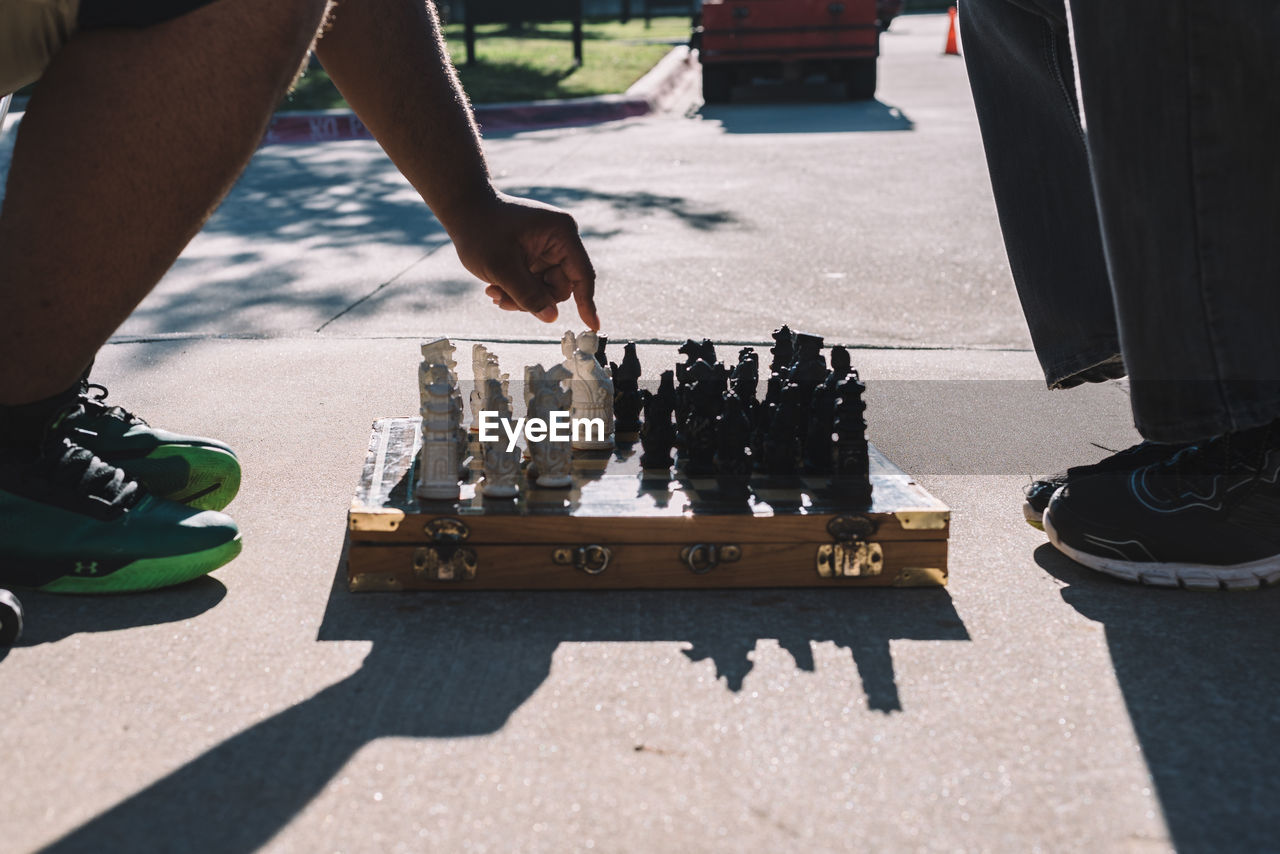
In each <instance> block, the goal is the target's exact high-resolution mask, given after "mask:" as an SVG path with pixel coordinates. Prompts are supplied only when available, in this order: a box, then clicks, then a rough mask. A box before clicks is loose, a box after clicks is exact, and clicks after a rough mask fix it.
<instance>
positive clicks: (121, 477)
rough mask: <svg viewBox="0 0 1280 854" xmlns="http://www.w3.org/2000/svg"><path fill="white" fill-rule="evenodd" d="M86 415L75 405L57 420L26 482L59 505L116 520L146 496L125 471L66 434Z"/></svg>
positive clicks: (68, 407) (51, 427)
mask: <svg viewBox="0 0 1280 854" xmlns="http://www.w3.org/2000/svg"><path fill="white" fill-rule="evenodd" d="M83 413H84V407H83V405H81V404H79V403H75V404H71V405H69V406H67V407H65V408H64V409H63V410H61V411H60V412H59V413H58V414H57V415H56V416H55V417H54V418H53V420H52V421H51V422H50V423H49V426H48V428H47V429H46V431H45V437H44V441H43V443H42V444H41V446H40V451H39V453H38V454H37V455H36V456H35V458H34V459H33V460H32V461H31V462H30V463H29V464H28V465H27V466H26V469H25V471H24V473H23V474H24V480H26V481H27V483H29V484H39V485H40V487H41V488H40V490H39V491H40V492H43V493H44V494H45V495H46V496H47V497H49V498H52V499H54V500H55V501H57V502H58V503H59V504H70V505H72V506H74V507H76V508H77V509H83V510H88V511H89V512H91V513H92V514H93V515H96V516H100V517H103V518H114V517H117V516H120V515H122V514H124V513H126V512H127V511H128V510H130V509H131V508H132V507H133V506H134V505H136V504H137V503H138V501H139V500H140V499H141V498H142V496H143V495H144V494H145V492H144V490H143V489H142V487H141V485H140V484H138V482H137V481H134V480H130V479H129V478H128V477H127V476H126V475H125V473H124V471H123V470H121V469H119V468H116V467H115V466H113V465H110V464H109V463H106V462H103V461H102V460H101V459H99V458H98V457H96V456H94V454H93V452H92V451H90V450H89V449H88V448H84V447H82V446H80V445H77V444H76V443H75V442H73V441H72V440H71V439H70V438H68V437H67V436H66V435H65V434H64V433H63V432H62V430H63V427H64V425H66V424H68V423H69V422H71V421H73V420H74V419H75V418H77V417H79V416H82V415H83Z"/></svg>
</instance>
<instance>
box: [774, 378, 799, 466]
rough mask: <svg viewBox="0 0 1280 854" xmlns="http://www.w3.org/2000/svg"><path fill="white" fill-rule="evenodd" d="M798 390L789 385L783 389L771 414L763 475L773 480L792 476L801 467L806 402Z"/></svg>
mask: <svg viewBox="0 0 1280 854" xmlns="http://www.w3.org/2000/svg"><path fill="white" fill-rule="evenodd" d="M803 394H804V393H803V391H802V390H801V388H800V386H798V385H797V384H795V383H792V382H789V383H787V384H786V385H784V386H783V387H782V393H781V399H780V400H779V401H778V404H777V406H776V407H775V409H774V411H773V418H772V420H771V421H770V422H769V428H768V432H767V433H766V434H765V440H764V455H765V465H766V471H767V472H768V473H769V474H770V475H772V476H786V475H793V474H795V473H796V472H797V470H798V468H799V465H800V442H799V435H798V434H799V430H800V424H801V414H802V413H801V410H802V409H803V407H804V404H805V402H806V401H805V400H804V397H803Z"/></svg>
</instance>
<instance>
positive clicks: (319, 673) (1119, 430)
mask: <svg viewBox="0 0 1280 854" xmlns="http://www.w3.org/2000/svg"><path fill="white" fill-rule="evenodd" d="M944 34H945V18H944V17H941V16H910V17H906V18H903V19H901V20H900V21H898V22H897V23H896V24H895V31H894V32H893V33H891V34H889V35H888V36H887V37H886V38H885V40H884V57H883V60H882V63H881V80H882V85H881V89H880V100H879V101H877V102H875V103H872V104H860V105H850V104H840V103H801V104H795V103H778V102H774V103H769V102H767V100H768V99H767V97H765V96H764V95H761V94H760V93H757V95H756V100H757V101H759V100H761V99H763V100H765V101H766V102H765V103H750V104H734V105H730V106H726V107H719V108H716V109H714V110H702V111H699V110H696V109H693V110H691V111H690V112H689V113H688V114H674V115H668V116H655V117H651V118H647V119H642V120H632V121H627V122H622V123H617V124H611V125H603V126H598V127H591V128H577V129H566V130H547V131H537V132H532V133H519V134H510V135H506V136H503V137H501V138H494V139H490V140H489V141H488V143H487V148H488V151H489V153H490V157H491V161H492V164H493V167H494V171H495V174H496V175H497V176H498V180H499V183H500V184H501V186H502V187H503V189H506V190H508V191H512V192H525V193H528V194H531V195H534V196H535V197H538V198H542V199H545V200H548V201H553V202H556V203H559V204H563V205H565V206H567V207H569V208H570V209H571V210H573V212H574V213H575V214H576V215H578V217H579V219H580V222H581V224H582V227H583V229H584V232H585V233H586V235H587V238H588V242H589V246H590V248H591V250H592V252H593V254H594V256H595V258H596V263H597V266H598V268H599V272H600V305H601V314H602V316H603V317H604V319H605V323H606V327H607V329H606V331H607V332H608V334H609V335H610V336H611V337H612V338H613V339H614V340H615V341H619V340H622V339H626V338H634V339H637V340H642V341H646V342H651V343H649V344H647V345H645V346H644V347H642V348H641V360H642V362H643V363H644V364H645V366H646V370H647V371H650V372H656V371H657V370H659V369H661V367H663V366H665V365H667V364H669V363H670V362H673V361H674V360H675V357H676V354H675V348H674V347H673V346H671V344H669V343H665V342H670V341H678V340H683V339H684V338H685V337H687V336H691V335H692V336H699V337H701V336H706V337H711V338H714V339H717V340H721V341H734V342H751V341H756V342H761V341H764V340H765V339H766V338H767V335H768V333H769V331H770V330H771V329H772V328H773V327H774V326H776V325H777V324H778V323H780V322H783V321H786V322H789V323H791V324H792V325H793V326H796V327H800V328H804V329H808V330H811V331H814V332H816V333H819V334H823V335H825V336H827V338H828V341H829V342H830V343H837V342H839V343H847V344H851V345H857V346H858V347H860V348H861V349H859V350H857V351H856V352H855V354H854V355H855V364H856V365H857V366H858V367H860V368H861V369H862V371H863V372H864V375H865V376H866V377H867V379H868V381H869V391H868V401H869V406H870V409H869V418H870V421H871V428H870V429H871V435H872V438H873V440H874V441H876V442H877V444H878V445H879V446H880V447H881V449H882V450H884V451H885V452H886V453H888V454H889V455H890V456H891V457H892V458H893V459H894V460H895V461H897V462H898V463H899V464H900V465H902V466H903V467H904V468H906V469H907V470H908V471H910V472H912V473H914V474H916V475H917V476H918V477H919V479H920V482H921V483H922V484H923V485H924V486H925V487H926V488H928V489H929V490H930V491H932V492H933V493H934V494H935V495H937V496H938V497H939V498H940V499H942V500H943V501H945V502H946V503H947V504H948V505H949V506H950V507H952V508H953V514H954V515H953V534H952V542H951V554H950V568H951V574H952V581H951V585H950V586H949V587H948V588H946V589H933V590H886V591H868V590H853V591H838V592H837V591H823V590H820V589H818V590H803V591H785V590H784V591H777V590H773V591H759V592H704V593H677V592H666V593H663V592H658V593H643V594H642V593H617V594H599V595H597V594H591V593H573V594H543V595H529V594H518V593H512V594H498V595H468V594H465V593H462V594H451V595H378V594H364V595H352V594H350V593H348V592H347V591H346V589H345V587H344V585H343V584H342V561H343V549H344V514H345V512H346V508H347V506H348V503H349V501H350V497H351V494H352V491H353V489H354V487H355V484H356V480H357V477H358V475H359V470H360V465H361V462H362V460H363V457H364V452H365V447H366V442H367V438H368V427H369V423H370V422H371V421H372V420H373V419H374V418H377V417H381V416H385V415H398V414H406V413H409V412H412V411H413V409H414V408H415V407H416V392H415V389H414V373H415V370H416V364H417V358H418V357H417V353H416V342H417V341H418V340H419V339H421V338H426V337H433V336H435V335H439V334H447V335H450V336H454V337H457V338H481V339H485V340H501V341H504V342H506V343H503V344H500V345H498V347H497V349H498V352H499V355H500V356H501V358H502V360H503V364H504V365H505V366H506V367H507V369H516V370H518V368H519V366H521V365H523V364H527V363H529V362H532V361H535V360H537V361H543V362H548V361H550V360H552V359H555V358H556V357H557V354H558V348H557V346H556V343H555V340H556V339H558V337H559V333H560V332H561V331H562V330H563V328H564V326H565V325H567V324H563V323H562V324H557V325H555V326H554V327H544V326H541V325H539V324H537V323H536V322H535V321H532V320H529V319H527V318H523V317H520V316H515V315H508V314H503V313H500V312H496V311H494V310H493V309H492V308H491V307H490V306H489V304H488V301H487V300H485V299H484V298H483V295H482V293H481V290H482V289H481V287H480V286H479V285H478V284H477V283H475V282H473V281H471V280H470V279H469V278H468V277H467V276H466V275H465V273H464V272H463V271H462V270H461V269H460V268H459V266H458V263H457V261H456V259H455V258H454V256H453V254H452V249H451V248H450V247H449V246H448V244H447V242H446V241H445V239H444V237H443V234H442V233H441V231H440V228H439V226H438V224H436V223H435V221H434V220H433V219H432V218H431V217H430V215H429V214H428V213H427V212H426V211H425V210H424V209H423V207H422V206H421V204H420V202H418V201H417V200H416V199H415V198H414V196H413V194H412V192H411V190H410V189H409V188H408V186H407V184H405V182H404V181H403V179H401V178H400V177H399V176H398V174H397V173H396V172H395V171H394V169H393V168H392V167H391V165H390V164H389V163H388V162H387V161H386V160H385V158H384V157H383V156H382V155H381V154H380V152H379V150H378V149H377V147H376V145H374V144H373V143H364V142H346V143H329V144H321V145H311V146H273V147H270V148H266V149H263V150H262V151H261V152H260V153H259V155H258V156H257V157H256V158H255V160H254V162H253V164H252V166H251V167H250V169H249V171H248V172H247V173H246V175H245V176H244V178H243V180H242V181H241V182H240V183H239V185H238V186H237V187H236V189H235V190H234V192H233V193H232V196H231V198H230V199H229V200H228V201H227V203H226V204H225V205H224V206H223V207H222V208H221V209H220V210H219V212H218V213H217V214H216V216H215V217H214V219H213V220H212V221H211V222H210V223H209V226H208V227H207V228H206V229H205V231H204V232H203V233H202V234H201V235H200V236H199V237H198V238H197V239H196V241H195V242H194V243H193V244H192V246H191V247H190V249H189V250H188V252H187V253H186V254H185V255H184V256H183V258H182V259H181V261H180V262H179V264H178V265H177V266H176V267H175V269H174V270H173V271H172V273H171V274H170V275H169V276H168V277H167V278H166V279H165V281H164V282H163V283H162V284H161V285H160V287H159V288H158V289H157V290H156V292H155V293H154V294H153V295H152V296H151V297H150V298H148V300H147V301H146V302H144V303H143V305H142V306H141V307H140V308H139V310H138V312H137V313H136V314H135V315H134V317H133V318H132V319H131V320H130V321H129V322H128V323H127V324H126V326H125V327H124V329H122V330H121V335H120V336H119V337H118V338H117V339H115V340H113V342H112V344H110V345H109V346H107V347H106V348H105V349H104V350H103V353H102V355H101V357H100V360H99V365H98V368H97V374H96V376H95V379H98V380H100V381H104V382H106V383H107V384H109V385H110V386H111V388H112V398H111V399H112V402H116V401H119V402H120V403H122V404H125V405H128V406H129V407H131V408H133V409H135V410H137V411H138V412H139V413H141V414H142V415H144V416H146V417H147V418H149V419H151V420H152V421H153V422H155V423H157V424H162V425H164V426H166V427H169V428H172V429H176V430H185V431H191V432H198V433H206V434H212V435H217V436H220V437H223V438H226V439H227V440H229V441H230V442H231V443H232V444H233V445H234V446H235V447H236V448H237V449H238V450H239V451H240V453H241V455H242V458H243V461H244V466H245V482H244V486H243V488H242V492H241V495H240V497H239V498H238V499H237V500H236V502H235V503H234V504H233V505H232V507H231V512H232V513H233V514H234V515H235V516H236V517H237V519H238V520H239V521H240V523H241V525H242V528H243V530H244V534H245V541H246V549H245V552H244V554H243V555H242V556H241V557H240V558H238V559H237V560H236V561H235V562H234V563H233V564H231V565H230V566H228V567H226V568H224V569H223V570H221V571H219V572H217V573H215V574H214V575H213V576H212V577H210V578H209V579H207V580H204V581H202V582H199V583H195V584H191V585H187V586H186V587H183V588H180V589H177V590H172V591H167V592H160V593H156V594H152V595H147V596H135V597H113V598H98V599H69V598H65V597H64V598H59V597H54V596H41V595H37V594H28V595H26V596H25V597H24V600H25V602H26V604H27V607H28V611H29V631H28V635H27V638H26V640H25V641H24V643H23V645H21V646H19V647H18V648H15V649H13V650H11V651H9V652H8V653H7V655H5V654H4V653H0V709H3V711H4V727H3V730H2V733H3V734H2V735H0V747H2V748H3V752H2V753H0V756H3V759H4V764H3V766H2V767H3V775H4V780H5V783H4V787H3V790H4V796H3V797H0V850H3V851H28V850H34V849H41V848H45V847H46V846H47V847H48V850H52V851H80V850H84V851H94V852H100V851H105V850H122V851H135V850H157V851H160V850H163V851H181V850H192V851H223V852H241V851H250V850H255V849H257V848H266V849H268V850H272V851H281V852H290V851H305V852H315V851H324V850H331V851H357V852H363V851H378V852H382V851H428V850H429V851H475V852H481V851H507V850H525V851H554V852H563V851H576V850H597V851H618V852H667V851H682V852H683V851H690V852H698V851H743V852H757V851H760V852H764V851H768V852H773V851H790V850H798V849H805V850H810V851H842V850H849V849H864V850H893V851H899V850H912V851H915V850H920V851H935V850H937V851H942V850H946V851H955V850H974V851H985V850H992V851H1003V850H1052V851H1067V850H1087V851H1096V850H1106V851H1113V850H1123V851H1148V850H1150V851H1158V850H1170V849H1185V850H1242V849H1252V850H1268V849H1275V848H1276V845H1277V844H1276V842H1275V840H1276V838H1277V831H1278V830H1280V820H1277V817H1276V812H1275V808H1274V805H1273V804H1272V803H1271V802H1270V800H1269V797H1268V795H1269V793H1270V787H1271V784H1272V783H1273V781H1274V776H1275V772H1274V769H1275V768H1276V767H1277V762H1278V761H1280V748H1278V747H1277V742H1276V739H1275V733H1274V729H1275V726H1274V725H1275V721H1276V720H1277V719H1278V718H1280V698H1277V695H1276V692H1275V691H1274V690H1273V686H1274V684H1275V681H1276V677H1277V675H1280V674H1278V672H1277V671H1278V670H1280V654H1278V653H1277V652H1276V648H1275V644H1274V643H1273V642H1272V636H1273V632H1274V629H1273V627H1274V626H1275V625H1276V620H1277V618H1278V617H1280V599H1277V598H1276V597H1275V596H1274V595H1273V594H1271V593H1269V592H1262V593H1258V594H1248V595H1245V594H1237V595H1226V594H1221V595H1216V594H1214V595H1204V594H1189V593H1185V592H1167V591H1156V590H1148V589H1142V588H1135V587H1130V586H1126V585H1123V584H1120V583H1116V582H1112V581H1109V580H1106V579H1101V578H1098V577H1095V576H1093V575H1091V574H1090V573H1088V572H1087V571H1085V570H1083V569H1081V568H1079V567H1077V566H1075V565H1074V564H1072V563H1071V562H1069V561H1067V560H1065V559H1063V558H1061V557H1060V556H1058V555H1057V554H1056V553H1055V552H1054V551H1053V550H1052V549H1051V547H1049V546H1047V545H1046V544H1045V541H1044V538H1043V535H1042V534H1040V533H1038V532H1036V531H1034V530H1033V529H1032V528H1030V527H1029V526H1027V525H1025V524H1024V523H1023V522H1022V521H1021V511H1020V504H1021V496H1020V488H1021V486H1022V485H1023V484H1025V483H1026V482H1027V479H1028V475H1029V474H1030V473H1032V472H1036V471H1043V470H1046V469H1052V468H1058V467H1060V466H1064V465H1067V464H1071V463H1077V462H1082V461H1085V460H1088V459H1091V458H1096V457H1097V456H1099V455H1100V454H1101V453H1102V451H1101V450H1099V448H1100V447H1109V448H1117V447H1121V446H1123V445H1125V444H1128V443H1129V442H1131V441H1133V440H1134V436H1135V434H1134V433H1133V430H1132V427H1131V426H1130V422H1129V418H1128V411H1127V398H1126V390H1125V387H1124V386H1123V384H1119V383H1111V384H1107V385H1105V386H1100V387H1093V388H1090V389H1087V390H1080V391H1077V392H1072V393H1056V394H1050V393H1048V392H1047V391H1045V390H1044V388H1043V384H1042V383H1041V382H1039V379H1038V372H1037V368H1036V364H1035V359H1034V356H1033V355H1032V354H1031V353H1030V352H1029V351H1028V349H1027V347H1028V340H1027V336H1026V332H1025V330H1024V328H1023V326H1022V321H1021V317H1020V313H1019V310H1018V307H1017V301H1016V297H1015V295H1014V293H1013V289H1012V284H1011V281H1010V277H1009V272H1008V268H1007V265H1006V263H1005V261H1004V256H1003V251H1002V248H1001V242H1000V237H999V231H998V228H997V226H996V222H995V215H994V207H993V203H992V200H991V196H990V189H989V186H988V184H987V179H986V175H985V166H984V163H983V159H982V152H981V144H980V140H979V138H978V133H977V127H976V123H975V120H974V115H973V108H972V103H971V100H970V98H969V95H968V91H967V86H966V83H965V79H964V69H963V65H962V60H959V59H957V58H954V57H943V56H941V55H940V50H941V47H942V40H943V37H944ZM2 156H4V155H2V154H0V157H2Z"/></svg>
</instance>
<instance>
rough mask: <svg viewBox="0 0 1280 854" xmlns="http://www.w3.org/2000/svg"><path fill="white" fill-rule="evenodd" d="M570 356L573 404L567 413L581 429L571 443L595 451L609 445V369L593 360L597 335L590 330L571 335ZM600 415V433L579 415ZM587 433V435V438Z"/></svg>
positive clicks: (611, 432) (594, 358) (611, 402)
mask: <svg viewBox="0 0 1280 854" xmlns="http://www.w3.org/2000/svg"><path fill="white" fill-rule="evenodd" d="M568 337H569V333H566V335H565V338H564V339H563V340H562V341H561V348H562V349H565V348H566V346H567V344H568ZM575 343H576V345H577V346H576V348H575V349H574V352H573V356H572V360H573V365H572V371H573V382H572V384H571V388H572V391H573V406H572V407H571V408H570V417H571V418H573V419H574V420H575V421H577V422H579V424H580V425H581V426H579V427H577V428H576V430H577V431H581V433H580V436H579V438H577V439H575V440H574V441H573V447H574V448H575V449H576V450H582V451H598V450H608V449H611V448H613V445H614V443H613V378H612V377H610V376H609V372H608V371H606V370H605V369H604V366H602V365H601V364H600V363H599V362H597V361H596V350H597V349H599V347H600V338H599V336H597V335H596V333H594V332H591V331H590V330H588V331H586V332H583V333H582V334H581V335H579V336H578V337H577V338H576V339H575ZM597 418H598V419H600V423H602V424H603V425H604V436H603V437H601V436H600V433H599V428H596V429H594V430H592V429H591V428H590V427H588V426H587V425H586V424H582V423H581V419H587V420H594V419H597ZM588 437H589V438H588Z"/></svg>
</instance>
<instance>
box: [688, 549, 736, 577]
mask: <svg viewBox="0 0 1280 854" xmlns="http://www.w3.org/2000/svg"><path fill="white" fill-rule="evenodd" d="M740 557H742V548H741V547H740V546H736V545H733V544H729V545H723V546H718V545H715V544H713V543H698V544H697V545H692V546H685V547H684V548H683V549H681V550H680V560H682V561H684V564H685V566H687V567H689V571H690V572H692V573H693V574H694V575H702V574H704V573H707V572H710V571H711V570H713V569H715V568H716V567H717V566H719V565H720V564H722V563H733V562H734V561H736V560H738V559H739V558H740Z"/></svg>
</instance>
